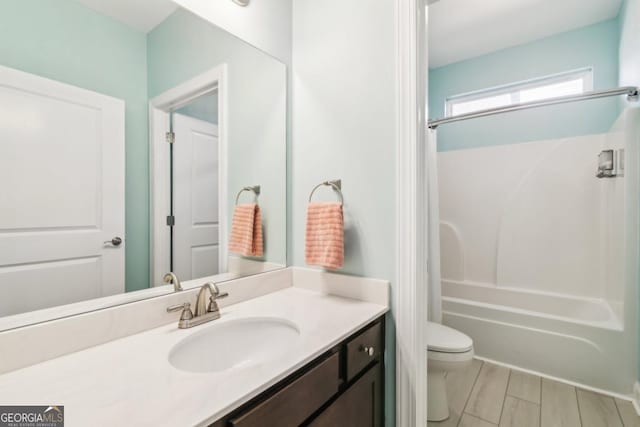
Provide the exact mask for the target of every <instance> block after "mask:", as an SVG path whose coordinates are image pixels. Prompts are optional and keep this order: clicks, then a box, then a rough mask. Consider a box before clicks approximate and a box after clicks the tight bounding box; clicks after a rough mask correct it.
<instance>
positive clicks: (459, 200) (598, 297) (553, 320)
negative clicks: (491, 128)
mask: <svg viewBox="0 0 640 427" xmlns="http://www.w3.org/2000/svg"><path fill="white" fill-rule="evenodd" d="M638 114H640V110H638V109H626V110H624V111H623V112H622V114H621V115H620V117H619V118H618V120H617V121H616V123H615V124H614V126H613V127H612V128H611V130H610V132H608V133H606V134H599V135H583V136H576V137H571V138H565V139H561V140H550V141H534V142H526V143H520V144H512V145H508V146H497V147H487V148H478V149H472V150H460V151H451V152H445V153H439V155H438V160H439V170H440V190H441V191H440V194H441V202H442V203H441V211H440V213H441V219H442V221H441V227H440V232H441V236H440V237H441V247H442V276H443V280H442V300H443V301H442V307H443V313H444V316H443V322H444V323H445V324H447V325H449V326H451V327H453V328H455V329H458V330H460V331H462V332H464V333H466V334H467V335H469V336H471V337H472V338H473V341H474V345H475V350H476V354H477V355H479V356H481V357H485V358H487V359H490V360H494V361H497V362H500V363H505V364H508V365H512V366H517V367H519V368H521V369H527V370H531V371H535V372H538V373H540V374H544V375H549V376H552V377H557V378H562V379H563V380H565V381H571V382H574V383H577V384H581V385H583V386H586V387H592V388H597V389H600V390H605V391H608V392H613V393H619V394H624V395H626V396H631V395H632V393H633V387H634V382H635V381H636V379H637V377H638V376H637V371H638V367H637V360H638V358H637V340H638V337H637V334H636V332H637V325H638V321H637V301H638V293H637V283H638V269H637V266H638V251H639V246H638V241H639V240H638V235H639V231H638V230H639V226H638V224H639V223H638V218H639V215H638V203H637V200H638V191H639V190H638V183H639V182H640V179H639V176H638V173H639V172H638V170H639V168H638V159H640V156H639V154H638V141H640V134H639V129H638V126H637V123H638ZM604 149H617V150H619V149H624V151H625V156H624V157H625V172H624V177H616V178H611V179H597V178H596V177H595V168H596V165H597V163H596V160H597V154H598V153H599V152H600V150H604ZM470 206H471V207H472V209H470V208H469V207H470Z"/></svg>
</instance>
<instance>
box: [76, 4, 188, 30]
mask: <svg viewBox="0 0 640 427" xmlns="http://www.w3.org/2000/svg"><path fill="white" fill-rule="evenodd" d="M77 1H78V2H79V3H82V4H84V5H85V6H87V7H88V8H91V9H93V10H95V11H96V12H99V13H101V14H103V15H106V16H109V17H111V18H113V19H115V20H117V21H120V22H122V23H123V24H125V25H128V26H129V27H131V28H133V29H136V30H138V31H140V32H143V33H148V32H149V31H151V30H152V29H153V28H154V27H155V26H156V25H158V24H159V23H161V22H162V21H164V20H165V18H167V17H168V16H169V15H171V14H172V13H173V12H174V11H175V10H176V9H177V8H178V5H176V4H175V3H174V2H173V1H171V0H77Z"/></svg>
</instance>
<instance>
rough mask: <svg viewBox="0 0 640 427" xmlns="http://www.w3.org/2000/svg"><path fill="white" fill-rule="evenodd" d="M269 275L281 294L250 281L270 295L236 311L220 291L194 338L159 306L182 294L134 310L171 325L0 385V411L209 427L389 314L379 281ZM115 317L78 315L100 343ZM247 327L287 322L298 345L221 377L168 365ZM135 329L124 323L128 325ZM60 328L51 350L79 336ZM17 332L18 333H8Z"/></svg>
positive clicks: (232, 290) (233, 300)
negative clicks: (199, 344) (175, 353)
mask: <svg viewBox="0 0 640 427" xmlns="http://www.w3.org/2000/svg"><path fill="white" fill-rule="evenodd" d="M274 273H277V274H276V275H277V278H278V279H279V280H281V283H282V284H281V285H279V286H276V285H275V282H277V280H275V279H276V278H275V277H273V276H272V274H273V273H268V274H265V275H260V276H255V277H254V278H252V279H254V280H256V283H259V282H260V281H259V280H258V279H259V278H260V277H261V276H265V277H266V276H271V280H270V282H271V284H270V285H264V286H263V288H262V290H264V289H265V288H266V287H270V288H271V290H270V292H263V293H262V296H258V297H252V298H244V301H242V302H239V301H238V295H239V294H242V295H243V296H246V297H250V292H248V290H247V289H244V290H243V289H242V286H237V287H236V286H234V283H235V281H232V282H227V283H225V284H222V285H221V286H220V287H221V290H223V291H226V292H229V294H230V297H229V298H228V299H227V300H220V305H221V306H222V307H221V313H222V317H221V318H220V319H219V320H215V321H213V322H211V323H207V324H204V325H202V326H198V327H194V328H192V329H178V326H177V318H176V316H175V315H171V316H169V315H166V314H164V310H165V308H166V306H167V305H170V304H173V303H175V302H180V301H182V300H184V297H185V296H187V293H186V292H184V293H180V294H178V295H171V298H166V297H159V298H156V299H154V300H149V301H146V303H147V304H146V305H145V304H143V303H144V302H140V303H135V304H139V305H143V306H142V307H139V311H140V312H142V313H146V314H147V315H149V316H150V317H152V318H153V317H156V316H157V317H164V320H163V322H164V323H167V322H166V321H167V320H168V321H169V324H165V325H164V326H160V327H156V328H155V329H150V330H147V331H146V332H142V333H137V334H135V335H131V334H129V335H130V336H127V337H124V338H121V339H117V340H114V341H111V342H107V343H105V344H102V345H98V346H95V347H93V348H88V349H85V350H82V351H78V352H76V353H71V354H67V355H65V356H62V357H58V358H56V359H51V360H48V361H44V362H42V363H38V364H36V365H33V366H30V367H27V368H23V369H19V370H15V371H13V372H9V373H5V374H4V375H1V376H0V401H1V402H3V404H5V405H6V404H14V403H15V404H27V403H28V404H43V405H44V404H50V403H51V402H54V403H55V404H58V405H65V415H66V420H65V421H66V422H67V424H66V425H68V426H84V425H164V426H185V425H207V424H208V423H210V422H213V421H215V420H216V419H218V418H219V417H221V416H222V415H224V414H226V413H229V412H230V411H232V410H233V409H235V408H237V407H239V406H240V405H242V404H243V403H245V402H247V401H248V400H250V399H251V398H253V397H255V396H257V395H258V394H260V393H261V392H263V391H264V390H266V389H268V388H269V387H270V386H272V385H274V384H276V383H277V382H278V381H280V380H282V379H283V378H285V377H286V376H288V375H289V374H291V373H293V372H294V371H296V370H297V369H299V368H301V367H302V366H304V365H305V364H306V363H308V362H309V361H311V360H313V359H314V358H316V357H317V356H319V355H321V354H322V353H324V352H325V351H327V350H328V349H330V348H331V347H332V346H334V345H335V344H337V343H339V342H340V341H341V340H343V339H345V338H346V337H348V336H349V335H351V334H352V333H354V332H356V331H357V330H358V329H360V328H362V327H363V326H365V325H367V324H368V323H369V322H371V321H372V320H374V319H376V318H378V317H379V316H381V315H383V314H384V313H386V312H387V310H388V307H389V296H388V292H389V291H388V289H389V287H388V282H385V281H380V280H373V279H360V278H354V277H348V278H345V277H344V276H340V275H335V274H327V273H323V272H320V271H312V270H303V269H290V268H289V269H285V270H282V271H281V272H279V273H278V272H274ZM242 280H246V279H242ZM298 284H301V286H298ZM343 285H344V286H343ZM278 287H279V288H278ZM355 296H358V297H359V299H355V298H354V297H355ZM178 300H180V301H178ZM226 302H229V303H230V304H229V303H226ZM223 304H224V305H223ZM131 305H133V304H131ZM118 309H121V307H114V308H112V309H106V310H103V311H100V312H96V313H91V314H87V315H84V317H91V315H94V316H97V318H96V319H86V320H87V323H86V325H89V326H87V328H86V330H87V332H86V333H85V334H88V335H91V334H92V333H93V334H97V335H99V334H100V333H102V332H104V331H106V330H108V329H109V327H108V326H105V327H104V328H101V329H100V331H96V330H92V326H94V327H95V326H96V325H98V324H99V323H101V322H102V323H105V324H107V325H108V324H112V326H113V325H115V324H117V323H119V322H120V321H121V320H122V319H120V317H119V316H115V315H111V316H108V317H104V316H103V315H104V312H106V311H110V310H111V311H114V310H118ZM152 311H153V312H152ZM158 313H159V314H158ZM120 314H122V313H120ZM129 316H131V314H129ZM165 316H166V317H165ZM247 318H277V319H283V320H285V321H287V322H292V323H293V324H295V326H296V327H297V329H298V330H299V336H298V338H297V339H296V340H295V341H294V342H292V343H291V346H290V347H289V350H288V351H287V352H286V353H283V354H282V355H281V356H279V357H278V358H277V359H275V360H268V361H266V362H264V363H261V364H257V363H256V364H252V363H247V364H244V365H243V366H239V367H234V368H231V369H230V370H227V371H221V372H211V373H189V372H186V371H181V370H178V369H176V368H175V367H173V366H172V365H171V364H170V363H169V358H168V357H169V352H170V351H171V349H172V348H173V346H174V345H175V344H177V343H178V342H179V341H181V340H182V339H184V338H185V337H188V336H190V335H192V334H194V333H198V332H199V331H202V330H204V329H206V328H219V327H224V324H225V323H227V322H232V321H234V320H238V319H247ZM65 320H68V319H65ZM137 320H140V319H137ZM158 321H159V320H158ZM57 322H61V321H57ZM132 322H133V321H132V318H131V317H129V318H127V319H126V320H125V323H132ZM50 323H54V322H50ZM49 326H50V325H49V324H43V325H40V326H39V327H40V328H41V329H42V332H41V334H40V335H39V336H38V338H37V339H44V336H46V333H47V332H49V333H52V331H53V330H52V329H50V327H49ZM65 326H66V327H65ZM65 326H62V325H61V326H59V327H58V329H57V331H56V332H55V333H53V335H50V336H49V338H48V341H49V343H54V342H55V341H56V337H60V336H67V334H70V333H71V334H73V333H77V332H78V331H79V329H77V324H75V323H74V324H69V325H65ZM118 328H122V325H120V326H118ZM118 328H116V329H118ZM23 329H26V328H23ZM47 330H48V331H47ZM17 331H20V330H16V331H14V332H17ZM121 333H124V331H121ZM2 335H3V334H0V338H2ZM23 342H29V341H23ZM1 343H2V348H3V357H4V350H5V349H7V348H9V347H7V346H6V342H5V341H2V342H1ZM18 344H19V343H18V342H14V343H13V344H12V345H18ZM21 350H22V351H21V352H22V354H23V355H24V354H30V353H31V352H32V350H33V349H25V347H24V346H22V347H21ZM220 351H221V352H223V351H224V348H220ZM212 356H215V354H214V355H212ZM14 365H15V362H14ZM43 384H45V385H46V386H43ZM96 414H99V415H96Z"/></svg>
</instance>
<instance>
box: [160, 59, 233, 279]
mask: <svg viewBox="0 0 640 427" xmlns="http://www.w3.org/2000/svg"><path fill="white" fill-rule="evenodd" d="M227 88H228V86H227V65H226V64H222V65H219V66H217V67H215V68H212V69H211V70H209V71H206V72H204V73H202V74H200V75H198V76H196V77H194V78H192V79H191V80H188V81H186V82H184V83H182V84H180V85H178V86H176V87H174V88H172V89H169V90H168V91H166V92H164V93H162V94H161V95H158V96H156V97H155V98H153V99H152V100H151V101H150V102H149V163H150V164H149V169H150V171H149V173H150V195H151V203H150V205H151V225H150V236H149V242H150V245H151V256H150V260H149V261H150V263H149V264H150V266H149V269H150V275H151V286H152V287H153V286H157V285H159V284H162V283H161V278H162V276H163V275H164V274H165V273H166V272H168V271H169V264H168V259H169V229H168V228H167V226H166V216H167V214H168V207H169V197H168V195H169V150H168V149H167V142H166V140H165V133H166V132H167V131H168V130H169V112H170V111H171V110H172V109H178V108H180V107H182V106H184V105H186V104H188V103H189V102H190V101H192V100H193V99H195V98H197V97H199V96H202V95H205V94H207V93H210V92H212V91H214V90H217V91H218V155H219V159H220V161H219V174H220V179H219V184H218V185H219V188H218V195H219V198H220V200H219V203H218V213H219V230H220V251H219V260H218V262H219V266H220V271H227V262H228V253H227V239H226V236H227V235H228V233H227V228H228V227H227V223H228V205H229V204H228V195H227V182H228V171H227V169H228V166H227V161H226V159H227V144H228V131H227V130H228V126H227V105H228V104H227ZM159 242H161V243H159Z"/></svg>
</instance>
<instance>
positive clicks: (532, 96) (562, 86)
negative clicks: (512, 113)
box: [445, 68, 593, 117]
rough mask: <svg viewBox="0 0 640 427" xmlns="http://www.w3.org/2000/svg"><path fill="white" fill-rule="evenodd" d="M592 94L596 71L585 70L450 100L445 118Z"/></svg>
mask: <svg viewBox="0 0 640 427" xmlns="http://www.w3.org/2000/svg"><path fill="white" fill-rule="evenodd" d="M591 90H593V68H584V69H581V70H577V71H570V72H568V73H562V74H556V75H554V76H549V77H543V78H540V79H535V80H528V81H526V82H520V83H514V84H510V85H507V86H501V87H497V88H491V89H485V90H481V91H477V92H473V93H467V94H464V95H456V96H452V97H451V98H447V100H446V102H445V117H450V116H457V115H460V114H467V113H473V112H475V111H480V110H486V109H488V108H498V107H505V106H508V105H514V104H520V103H523V102H533V101H541V100H544V99H551V98H558V97H561V96H569V95H578V94H581V93H584V92H589V91H591Z"/></svg>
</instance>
